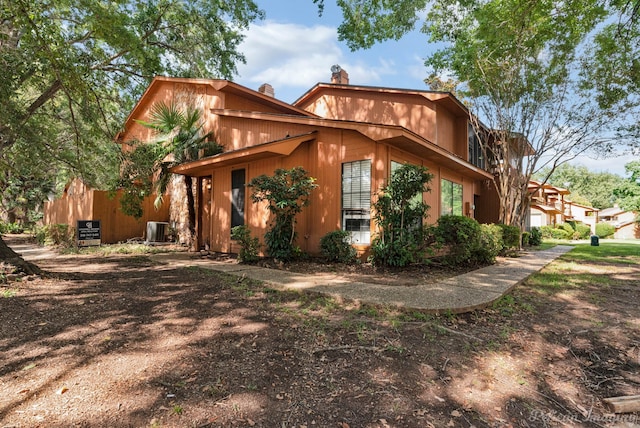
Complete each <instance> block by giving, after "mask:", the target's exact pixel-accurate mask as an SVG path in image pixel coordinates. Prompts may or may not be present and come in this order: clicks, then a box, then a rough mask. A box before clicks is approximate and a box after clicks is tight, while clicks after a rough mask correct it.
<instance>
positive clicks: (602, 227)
mask: <svg viewBox="0 0 640 428" xmlns="http://www.w3.org/2000/svg"><path fill="white" fill-rule="evenodd" d="M614 233H616V227H615V226H613V225H612V224H609V223H598V224H596V235H598V237H599V238H609V237H610V236H613V234H614Z"/></svg>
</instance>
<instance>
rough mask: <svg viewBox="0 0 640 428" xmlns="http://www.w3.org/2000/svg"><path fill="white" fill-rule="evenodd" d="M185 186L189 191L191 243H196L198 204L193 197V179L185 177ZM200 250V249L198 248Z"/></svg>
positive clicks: (188, 207)
mask: <svg viewBox="0 0 640 428" xmlns="http://www.w3.org/2000/svg"><path fill="white" fill-rule="evenodd" d="M184 184H185V187H186V191H187V209H188V210H189V225H188V226H189V233H190V234H191V242H195V237H196V204H195V198H194V196H193V179H192V178H191V177H190V176H188V175H185V176H184ZM196 250H198V248H196Z"/></svg>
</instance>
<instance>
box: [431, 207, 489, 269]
mask: <svg viewBox="0 0 640 428" xmlns="http://www.w3.org/2000/svg"><path fill="white" fill-rule="evenodd" d="M434 233H435V236H436V239H437V240H438V242H439V243H441V244H442V245H445V246H447V247H448V248H449V253H448V254H447V256H446V260H447V262H448V263H450V264H452V265H459V264H462V263H469V262H472V261H473V260H474V255H475V254H476V251H477V250H478V248H479V246H480V237H481V228H480V224H479V223H478V222H477V221H475V220H474V219H472V218H468V217H465V216H459V215H444V216H442V217H440V218H439V219H438V225H437V227H436V228H435V230H434Z"/></svg>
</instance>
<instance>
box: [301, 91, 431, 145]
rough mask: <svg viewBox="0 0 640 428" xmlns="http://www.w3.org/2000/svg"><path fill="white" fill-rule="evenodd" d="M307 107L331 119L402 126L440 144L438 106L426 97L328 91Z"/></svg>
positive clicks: (306, 108) (308, 109)
mask: <svg viewBox="0 0 640 428" xmlns="http://www.w3.org/2000/svg"><path fill="white" fill-rule="evenodd" d="M304 108H305V110H307V111H310V112H312V113H315V114H317V115H318V116H321V117H326V118H331V119H341V120H354V121H359V122H369V123H377V124H386V125H400V126H403V127H405V128H407V129H409V130H411V131H413V132H415V133H416V134H419V135H422V136H423V137H424V138H426V139H428V140H430V141H433V142H435V141H436V132H435V125H436V109H435V105H434V103H433V102H432V101H430V100H428V99H426V98H424V97H420V96H411V95H403V94H394V95H393V96H392V97H390V96H389V95H388V94H384V93H366V92H357V93H354V94H353V95H345V93H344V92H342V91H340V90H327V91H326V92H325V93H323V95H322V96H320V97H319V98H318V99H316V100H315V101H313V102H312V103H310V104H308V105H306V106H304Z"/></svg>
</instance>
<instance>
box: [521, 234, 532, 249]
mask: <svg viewBox="0 0 640 428" xmlns="http://www.w3.org/2000/svg"><path fill="white" fill-rule="evenodd" d="M521 241H522V246H523V247H528V246H529V245H531V243H530V241H531V233H530V232H522V239H521Z"/></svg>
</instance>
